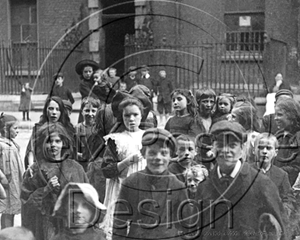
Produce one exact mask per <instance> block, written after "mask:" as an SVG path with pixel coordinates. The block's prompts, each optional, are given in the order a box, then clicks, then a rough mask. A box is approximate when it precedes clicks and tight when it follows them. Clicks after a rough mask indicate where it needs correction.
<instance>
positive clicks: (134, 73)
mask: <svg viewBox="0 0 300 240" xmlns="http://www.w3.org/2000/svg"><path fill="white" fill-rule="evenodd" d="M128 74H129V76H131V77H134V76H135V75H136V74H137V72H136V71H131V72H129V73H128Z"/></svg>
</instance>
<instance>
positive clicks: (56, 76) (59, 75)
mask: <svg viewBox="0 0 300 240" xmlns="http://www.w3.org/2000/svg"><path fill="white" fill-rule="evenodd" d="M60 77H61V78H64V75H63V74H62V73H61V72H59V73H55V74H54V75H53V79H54V81H55V80H56V79H58V78H60Z"/></svg>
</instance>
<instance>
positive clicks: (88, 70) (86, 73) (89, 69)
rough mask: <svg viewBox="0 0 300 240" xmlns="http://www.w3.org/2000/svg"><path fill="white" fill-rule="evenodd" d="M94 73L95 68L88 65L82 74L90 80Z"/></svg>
mask: <svg viewBox="0 0 300 240" xmlns="http://www.w3.org/2000/svg"><path fill="white" fill-rule="evenodd" d="M92 75H93V68H92V67H90V66H86V67H84V69H83V72H82V76H83V78H84V79H86V80H90V79H91V77H92Z"/></svg>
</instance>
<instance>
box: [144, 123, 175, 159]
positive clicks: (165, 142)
mask: <svg viewBox="0 0 300 240" xmlns="http://www.w3.org/2000/svg"><path fill="white" fill-rule="evenodd" d="M158 142H159V143H161V144H162V146H165V147H167V148H169V149H170V153H171V156H172V157H173V156H175V153H176V139H175V138H174V137H173V135H172V134H171V133H170V132H169V131H167V130H165V129H160V128H149V129H147V130H146V131H145V132H144V134H143V137H142V145H143V149H142V151H143V153H145V149H146V147H150V146H151V145H153V144H155V143H158Z"/></svg>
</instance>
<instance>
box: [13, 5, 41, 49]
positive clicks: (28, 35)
mask: <svg viewBox="0 0 300 240" xmlns="http://www.w3.org/2000/svg"><path fill="white" fill-rule="evenodd" d="M11 40H12V42H19V43H20V42H21V43H22V42H37V9H36V0H11Z"/></svg>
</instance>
